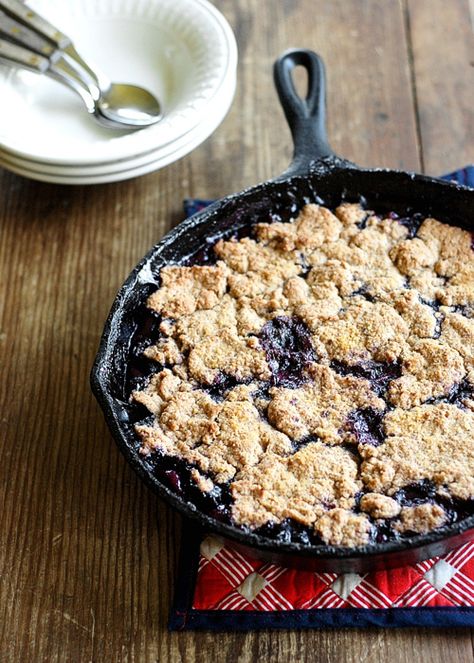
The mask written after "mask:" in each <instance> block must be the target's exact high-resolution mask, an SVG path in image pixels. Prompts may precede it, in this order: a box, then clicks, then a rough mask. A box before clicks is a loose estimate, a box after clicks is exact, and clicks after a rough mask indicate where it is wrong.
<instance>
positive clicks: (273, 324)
mask: <svg viewBox="0 0 474 663" xmlns="http://www.w3.org/2000/svg"><path fill="white" fill-rule="evenodd" d="M260 343H261V345H262V347H263V349H264V351H265V355H266V359H267V361H268V366H269V368H270V371H271V373H272V378H271V382H272V385H273V386H278V387H290V388H292V389H294V388H296V387H299V386H300V385H301V384H302V383H303V382H304V381H305V371H306V369H307V368H308V366H309V365H310V364H311V362H313V361H315V359H316V354H315V352H314V349H313V345H312V343H311V334H310V331H309V329H308V327H307V326H306V324H305V323H304V322H303V321H302V320H300V319H299V318H296V317H293V318H290V317H286V316H279V317H277V318H273V320H270V322H267V324H266V325H264V327H263V329H262V331H261V332H260Z"/></svg>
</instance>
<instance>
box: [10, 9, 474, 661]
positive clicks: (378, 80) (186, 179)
mask: <svg viewBox="0 0 474 663" xmlns="http://www.w3.org/2000/svg"><path fill="white" fill-rule="evenodd" d="M215 4H216V5H217V6H218V8H219V9H220V10H221V11H222V12H223V13H224V14H225V15H226V17H227V18H228V20H229V21H230V23H231V25H232V27H233V28H234V30H235V33H236V36H237V41H238V44H239V55H240V63H239V78H238V90H237V95H236V98H235V101H234V104H233V106H232V109H231V111H230V113H229V115H228V117H227V118H226V120H225V121H224V123H223V124H222V125H221V127H220V128H219V129H218V130H217V131H216V132H215V134H214V135H213V136H212V137H211V138H210V139H209V140H208V141H207V142H206V143H204V144H203V145H202V146H200V147H199V148H198V149H196V150H195V151H194V152H193V153H192V154H191V155H189V156H187V157H185V158H184V159H182V160H180V161H179V162H177V163H175V164H173V165H171V166H169V167H168V168H166V169H165V170H162V171H160V172H157V173H153V174H150V175H148V176H146V177H142V178H140V179H136V180H132V181H128V182H123V183H117V184H109V185H100V186H89V187H64V186H55V185H48V184H40V183H37V182H33V181H28V180H26V179H23V178H21V177H17V176H15V175H13V174H10V173H8V172H6V171H0V194H1V195H0V223H1V233H0V270H1V276H0V288H1V291H0V306H1V311H0V316H1V317H0V321H1V322H0V353H1V376H2V379H1V381H0V406H1V411H0V454H1V455H0V458H1V463H0V473H1V478H0V491H1V501H0V661H1V663H3V662H6V663H10V662H16V661H18V662H21V663H42V662H47V663H56V662H63V661H64V662H69V661H71V662H74V663H75V662H80V663H82V662H89V661H93V662H94V663H99V662H100V663H102V662H107V663H110V662H112V663H115V662H123V663H125V662H127V663H128V662H132V661H140V662H141V661H144V662H160V663H162V662H163V663H164V662H168V661H170V662H173V663H174V662H175V661H176V662H180V663H194V662H202V663H210V662H214V661H218V662H221V661H228V662H230V663H234V662H239V663H240V662H242V663H244V662H247V661H261V662H265V663H266V662H267V661H271V662H273V661H278V662H280V661H281V662H301V661H318V662H320V663H325V662H331V663H333V662H334V663H344V662H351V663H352V662H357V663H362V662H363V661H364V662H365V663H372V662H373V663H376V662H377V663H379V662H382V663H385V662H389V661H390V662H392V661H393V662H402V661H410V662H411V661H430V663H441V662H443V663H445V662H447V661H449V662H450V663H461V662H462V663H468V662H469V661H474V657H473V644H472V639H471V633H470V632H469V630H453V629H450V630H449V631H448V630H445V629H443V628H442V624H440V628H439V629H432V630H428V629H406V630H369V629H366V630H321V631H307V632H303V631H282V632H270V631H269V632H259V633H255V632H251V633H247V634H237V633H227V634H210V633H179V634H178V633H172V634H170V633H168V632H167V630H166V620H167V614H168V610H169V606H170V601H171V596H172V589H173V581H174V571H175V567H176V555H177V551H178V548H179V532H180V521H179V518H178V517H177V516H176V515H175V514H174V513H173V512H172V511H171V510H170V509H169V508H167V507H166V506H164V505H163V504H161V503H160V502H159V501H158V500H157V499H156V498H155V497H154V496H153V495H152V494H151V493H150V492H149V491H148V490H147V489H146V488H145V487H144V486H143V485H142V484H141V483H140V482H139V481H138V479H137V478H136V476H135V475H134V474H133V473H132V471H131V470H130V468H129V467H128V466H127V465H126V464H125V461H124V460H123V458H122V457H121V456H120V454H119V452H118V451H117V449H116V447H115V445H114V443H113V441H112V439H111V437H110V435H109V433H108V430H107V428H106V426H105V424H104V421H103V418H102V414H101V412H100V410H99V408H98V406H97V404H96V403H95V401H94V399H93V397H92V395H91V393H90V389H89V383H88V376H89V370H90V367H91V364H92V361H93V358H94V355H95V352H96V349H97V345H98V340H99V337H100V334H101V331H102V327H103V323H104V321H105V317H106V315H107V312H108V309H109V307H110V305H111V302H112V300H113V298H114V295H115V293H116V291H117V289H118V288H119V286H120V285H121V283H122V281H123V280H124V278H125V277H126V276H127V274H128V273H129V271H130V270H131V268H132V267H133V266H134V264H135V263H136V262H137V261H138V259H139V258H140V257H141V256H142V255H143V254H144V253H145V252H146V251H147V250H148V249H149V247H150V246H151V245H152V244H153V243H155V242H156V241H157V240H158V239H159V238H160V237H161V236H162V235H163V234H164V233H165V232H166V231H167V230H168V229H169V228H171V227H172V226H173V225H174V224H176V223H177V222H178V221H179V220H180V219H181V218H182V211H181V205H182V199H183V198H184V197H186V196H201V197H220V196H222V195H224V194H226V193H229V192H231V191H237V190H240V189H241V188H243V187H245V186H247V185H250V184H253V183H255V182H257V181H259V180H263V179H265V178H267V177H269V176H271V175H275V174H277V173H279V172H280V171H282V170H283V169H284V168H285V166H286V165H287V163H288V161H289V159H290V156H291V145H290V138H289V131H288V129H287V128H286V126H285V122H284V119H283V114H282V112H281V110H280V108H279V106H278V103H277V100H276V95H275V92H274V90H273V83H272V76H271V65H272V63H273V60H274V59H275V57H276V56H277V55H278V54H279V53H280V52H281V51H283V50H284V49H286V48H289V47H292V46H304V47H311V48H313V49H314V50H316V51H318V52H319V53H320V54H321V55H322V56H323V57H324V59H325V61H326V66H327V71H328V83H329V99H328V112H329V135H330V140H331V143H332V145H333V147H334V149H335V150H336V151H337V152H338V153H339V154H342V155H344V156H346V157H348V158H349V159H351V160H354V161H357V162H358V163H360V164H362V165H374V166H388V167H396V168H405V169H414V170H422V169H424V170H426V172H428V173H430V174H435V175H436V174H440V173H442V172H444V171H446V170H449V169H453V168H456V167H459V166H462V165H465V164H466V163H468V162H473V161H474V152H473V147H474V145H473V144H474V140H473V133H472V132H473V128H474V116H473V108H474V98H473V89H474V85H473V83H474V81H473V77H474V66H473V65H474V54H473V40H472V21H471V18H472V17H471V16H470V13H469V1H468V0H404V1H403V2H402V1H397V0H331V1H329V0H219V1H217V0H216V2H215Z"/></svg>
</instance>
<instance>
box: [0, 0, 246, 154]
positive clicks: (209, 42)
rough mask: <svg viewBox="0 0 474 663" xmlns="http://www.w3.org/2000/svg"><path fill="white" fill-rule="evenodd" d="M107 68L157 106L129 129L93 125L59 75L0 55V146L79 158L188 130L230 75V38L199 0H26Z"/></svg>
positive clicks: (233, 55) (144, 148) (135, 150)
mask: <svg viewBox="0 0 474 663" xmlns="http://www.w3.org/2000/svg"><path fill="white" fill-rule="evenodd" d="M31 6H32V7H33V8H34V9H36V10H38V11H39V12H40V13H42V14H44V16H46V17H47V18H48V19H50V20H51V21H52V22H53V23H54V24H56V25H57V26H58V27H59V28H61V29H62V30H63V31H64V32H66V33H67V34H69V35H70V36H71V37H72V38H73V39H74V41H75V44H76V46H77V48H78V50H79V52H80V53H81V54H82V55H83V56H84V57H85V59H88V60H89V61H90V62H91V63H93V64H96V65H97V67H99V68H100V69H101V70H102V71H103V72H104V73H105V74H106V75H107V76H108V77H109V78H111V79H113V80H116V81H121V82H130V83H134V84H137V85H143V86H144V87H146V88H148V89H149V90H150V91H152V92H153V93H154V94H156V95H157V97H158V98H159V99H160V100H161V101H162V103H163V107H164V111H165V116H164V118H163V120H162V121H161V122H159V123H158V124H156V125H155V126H152V127H148V128H147V129H143V130H141V131H138V132H117V131H111V130H108V129H104V128H102V127H100V126H99V125H98V124H97V123H96V121H95V120H94V119H93V118H91V117H89V116H88V115H87V113H86V112H85V110H84V109H83V107H82V102H81V100H80V99H79V97H76V95H75V94H74V93H73V92H71V91H70V90H68V89H66V88H64V87H63V86H61V85H60V84H58V83H56V82H55V81H52V80H50V79H47V78H45V77H44V76H39V75H37V74H33V73H32V72H29V71H25V70H22V69H16V68H11V67H7V66H5V65H0V98H1V100H2V103H1V105H0V152H1V153H2V157H3V156H6V155H7V154H10V155H16V156H17V157H20V158H26V159H28V160H30V161H38V162H39V163H43V164H44V163H50V164H56V165H59V166H61V165H65V164H68V165H75V166H87V165H92V164H95V165H97V164H107V163H112V162H116V161H120V160H122V161H124V162H126V161H129V160H130V159H133V158H135V157H137V156H141V155H146V154H152V153H153V152H154V151H155V150H156V149H158V148H160V147H163V146H165V145H169V144H171V143H173V142H174V141H175V140H177V139H178V138H181V137H183V136H184V135H186V133H188V132H190V131H192V130H193V129H194V127H195V126H197V125H198V124H199V123H200V122H201V121H202V120H203V118H205V117H206V115H207V113H208V111H209V107H210V105H211V104H212V103H213V101H214V99H215V97H216V96H219V91H220V90H221V89H222V88H223V87H225V85H226V83H227V82H228V78H229V77H233V76H235V68H236V63H237V49H236V44H235V38H234V35H233V33H232V30H231V29H230V27H229V25H228V23H227V21H226V20H225V19H224V17H223V16H222V15H221V14H220V13H219V12H218V11H217V10H216V9H215V7H213V6H212V5H211V4H210V3H209V2H207V0H146V1H143V0H31Z"/></svg>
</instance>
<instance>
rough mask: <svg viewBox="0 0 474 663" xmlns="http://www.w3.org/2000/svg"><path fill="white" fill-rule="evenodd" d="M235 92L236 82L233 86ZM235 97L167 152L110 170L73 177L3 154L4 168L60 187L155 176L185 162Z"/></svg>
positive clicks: (215, 126)
mask: <svg viewBox="0 0 474 663" xmlns="http://www.w3.org/2000/svg"><path fill="white" fill-rule="evenodd" d="M233 89H235V80H234V84H233ZM232 98H233V91H231V92H230V94H227V95H226V99H227V106H225V105H220V106H219V109H220V112H219V113H214V114H212V115H211V116H210V117H209V118H208V119H207V120H206V121H205V122H202V123H201V124H200V125H199V126H198V127H196V128H195V129H194V131H192V132H189V133H188V134H187V135H186V137H185V139H181V140H177V141H175V142H174V143H173V144H172V145H171V146H168V147H167V148H165V149H161V150H156V151H155V152H153V153H152V154H150V155H147V157H144V158H141V159H135V160H133V161H131V162H130V163H125V164H123V163H122V164H119V165H121V166H122V167H121V168H119V167H118V166H117V164H113V167H111V168H110V169H107V168H104V169H99V170H97V169H96V170H95V172H94V173H91V172H89V170H88V169H85V170H84V171H82V172H80V173H79V174H71V173H70V169H68V170H66V169H61V168H56V169H55V170H54V171H53V172H50V169H49V168H47V167H42V166H41V165H40V167H39V168H37V167H36V164H35V162H32V161H27V160H23V161H22V160H21V159H17V158H14V157H10V156H9V155H5V154H0V166H1V167H3V168H6V169H7V170H10V171H12V172H14V173H16V174H17V175H23V176H24V177H28V178H30V179H35V180H39V181H41V182H53V183H56V184H103V183H106V182H118V181H122V180H126V179H131V178H133V177H138V176H140V175H145V174H147V173H151V172H153V171H155V170H159V169H160V168H163V167H164V166H167V165H169V164H170V163H173V162H175V161H177V160H178V159H181V158H182V157H183V156H185V155H186V154H188V153H189V152H191V151H192V150H194V149H195V148H196V147H198V145H200V144H201V143H203V142H204V141H205V140H206V138H208V137H209V136H210V135H211V134H212V133H213V132H214V131H215V130H216V128H217V126H218V125H219V124H220V123H221V122H222V120H223V118H224V117H225V115H226V114H227V110H228V107H229V106H230V103H231V101H232Z"/></svg>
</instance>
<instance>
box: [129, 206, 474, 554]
mask: <svg viewBox="0 0 474 663" xmlns="http://www.w3.org/2000/svg"><path fill="white" fill-rule="evenodd" d="M213 252H214V255H215V260H214V261H207V262H206V264H195V263H192V262H190V263H189V264H187V265H171V266H167V267H164V268H163V269H162V270H161V273H160V279H161V283H160V287H159V288H158V289H157V290H156V291H155V292H153V293H152V294H151V296H150V297H149V299H148V302H147V306H148V308H149V309H150V311H151V312H152V313H151V314H152V316H154V318H155V319H156V325H157V326H158V329H159V334H158V335H157V337H156V339H155V340H154V342H153V343H151V342H149V343H148V346H147V347H146V348H145V349H144V356H145V357H146V358H147V360H149V361H150V365H152V366H154V370H153V371H151V374H150V375H149V376H148V378H147V379H146V380H145V381H143V382H142V383H140V385H139V386H138V387H137V388H135V390H134V391H133V395H132V398H133V400H134V402H136V403H139V404H141V405H142V406H144V408H146V410H145V409H143V412H144V413H146V416H144V418H143V420H142V421H140V422H138V423H137V424H136V426H135V429H136V432H137V435H138V437H139V439H140V444H141V448H140V452H141V453H142V454H143V455H144V456H146V457H147V459H150V462H155V465H156V467H159V468H161V470H160V471H161V477H162V478H163V479H166V480H167V481H168V485H169V486H170V487H171V488H172V489H173V490H175V492H177V493H179V494H181V495H183V496H184V497H185V498H186V499H190V497H189V496H192V495H194V496H198V497H194V498H192V499H193V500H194V501H195V503H198V504H199V505H200V507H199V508H201V509H202V510H204V511H206V512H207V513H209V514H211V515H212V516H213V517H216V518H219V519H220V520H222V521H224V522H229V523H232V524H233V525H234V526H239V527H241V528H243V529H245V530H246V531H249V530H251V531H256V532H258V533H263V534H265V535H267V536H269V537H273V538H277V539H279V540H282V539H283V540H285V541H299V542H302V543H306V544H315V543H325V544H332V545H336V546H344V547H354V546H361V545H364V544H367V543H373V542H383V541H390V540H393V539H399V538H403V537H406V536H409V535H412V534H414V533H426V532H428V531H430V530H434V529H436V528H439V527H441V526H442V525H445V524H449V523H452V522H454V521H456V520H459V519H461V518H465V517H466V516H467V515H470V514H471V513H474V500H473V498H474V440H473V434H474V259H473V258H474V253H473V247H472V237H471V233H469V232H467V231H466V230H463V229H461V228H459V227H455V226H451V225H447V224H445V223H441V222H439V221H437V220H436V219H433V218H425V217H423V216H421V215H419V214H412V215H411V216H409V217H399V216H397V214H395V213H390V214H388V215H377V214H375V213H374V212H371V211H368V210H366V209H364V206H363V205H361V204H355V203H344V204H342V205H340V206H339V207H337V209H335V210H334V211H331V210H329V209H328V208H326V207H324V206H322V205H317V204H306V205H304V206H303V207H302V209H301V210H300V212H299V214H298V216H297V217H296V218H294V219H291V220H290V221H289V222H278V221H277V222H274V223H258V224H257V225H255V226H254V227H253V228H252V231H251V234H250V236H247V237H240V238H238V237H236V238H232V239H227V240H224V239H221V240H219V241H217V242H216V243H215V245H214V246H213Z"/></svg>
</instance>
